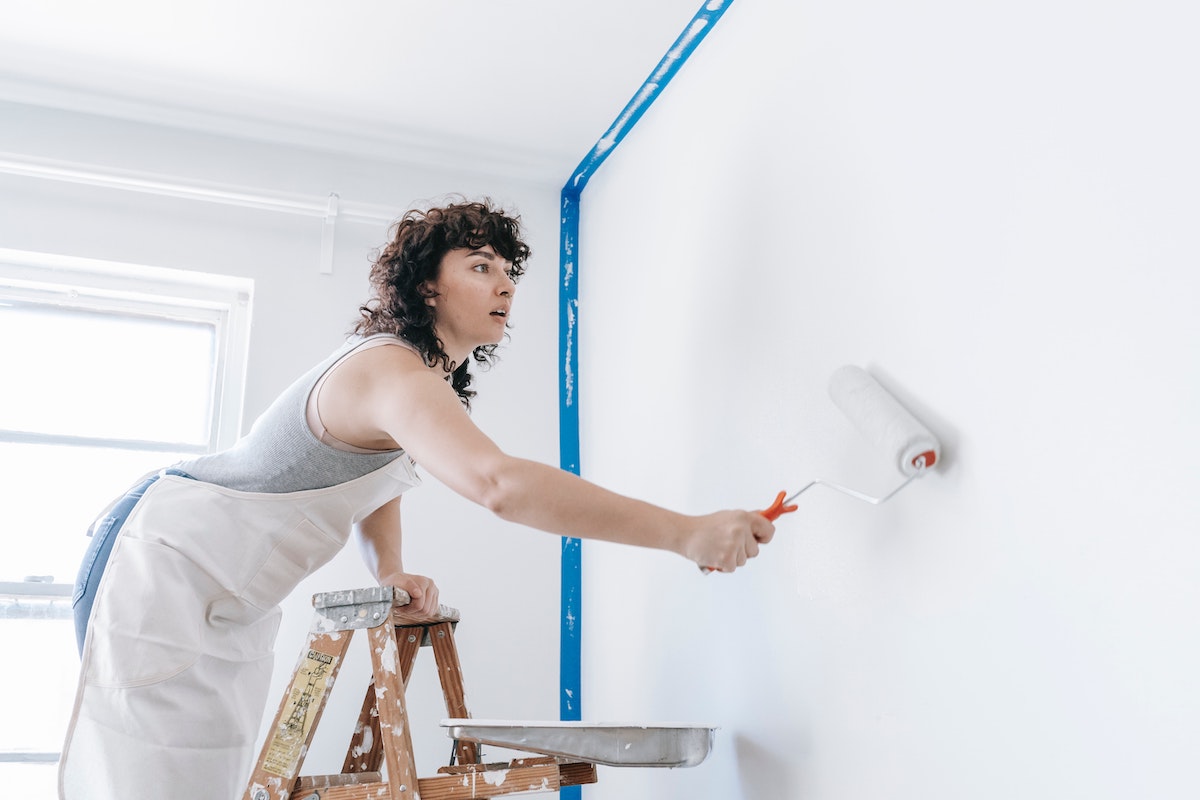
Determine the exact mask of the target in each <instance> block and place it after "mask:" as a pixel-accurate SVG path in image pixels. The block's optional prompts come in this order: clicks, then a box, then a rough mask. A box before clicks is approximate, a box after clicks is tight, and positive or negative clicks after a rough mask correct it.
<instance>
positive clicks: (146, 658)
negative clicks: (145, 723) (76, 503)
mask: <svg viewBox="0 0 1200 800" xmlns="http://www.w3.org/2000/svg"><path fill="white" fill-rule="evenodd" d="M222 593H223V590H222V588H221V586H220V585H219V584H218V583H217V582H216V581H215V580H213V578H212V577H211V576H209V575H208V573H206V572H204V571H202V570H200V569H198V568H197V567H196V566H195V564H193V563H192V562H191V561H190V560H188V559H187V558H186V557H185V556H184V555H183V554H181V553H179V552H178V551H177V550H174V549H173V548H171V547H167V546H166V545H163V544H159V543H157V542H150V541H146V540H143V539H137V538H134V537H127V536H122V537H121V538H120V540H119V542H118V545H117V547H116V548H115V549H114V551H113V554H112V558H111V560H110V561H109V564H108V567H107V569H106V570H105V573H104V577H103V579H102V582H101V585H100V591H99V593H98V595H97V597H96V603H95V606H94V607H93V611H92V622H91V627H92V631H91V635H90V636H89V638H88V642H89V643H90V648H89V652H88V653H85V654H84V657H85V659H87V660H88V664H87V681H88V683H91V684H93V685H98V686H112V687H118V686H138V685H143V684H147V683H153V682H155V681H158V680H162V679H163V678H167V677H170V676H171V675H175V674H178V673H179V672H181V671H182V670H184V669H186V668H187V667H188V666H189V665H191V664H192V663H193V662H194V661H195V660H196V659H197V658H198V657H199V655H200V653H201V651H202V648H203V641H204V635H203V631H202V626H203V624H204V616H205V611H206V609H207V607H208V603H209V600H210V598H213V597H216V596H218V595H220V594H222Z"/></svg>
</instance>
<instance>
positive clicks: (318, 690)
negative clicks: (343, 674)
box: [262, 650, 338, 780]
mask: <svg viewBox="0 0 1200 800" xmlns="http://www.w3.org/2000/svg"><path fill="white" fill-rule="evenodd" d="M337 661H338V659H337V656H332V655H329V654H328V653H322V652H320V651H318V650H309V651H308V653H307V654H306V655H305V656H304V660H303V661H302V662H301V663H300V666H299V667H298V668H297V669H296V675H295V677H294V678H293V680H292V688H291V690H290V691H289V692H288V697H287V705H286V706H285V707H284V711H283V714H281V715H280V719H279V726H278V727H277V728H276V729H275V733H274V735H273V736H272V737H271V741H270V744H269V745H268V747H267V750H266V757H265V758H264V759H263V760H262V767H263V769H265V770H267V771H268V772H270V773H271V774H273V775H279V776H281V777H283V778H284V779H287V780H290V779H291V778H294V777H295V773H296V765H297V764H298V763H299V762H300V753H301V751H302V749H303V747H304V742H305V741H306V740H307V739H308V733H309V731H311V730H312V722H313V712H314V711H316V710H317V709H318V708H320V707H321V703H322V702H323V701H324V698H325V692H326V691H328V688H329V676H330V675H331V674H332V673H333V672H334V665H335V664H337Z"/></svg>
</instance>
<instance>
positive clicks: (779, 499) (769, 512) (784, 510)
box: [700, 492, 799, 575]
mask: <svg viewBox="0 0 1200 800" xmlns="http://www.w3.org/2000/svg"><path fill="white" fill-rule="evenodd" d="M786 497H787V492H780V493H779V494H777V495H775V502H773V503H771V505H769V506H767V507H766V508H764V509H763V510H762V511H759V512H758V513H759V514H762V515H763V516H764V517H766V518H767V519H769V520H771V522H774V521H775V520H777V519H779V518H780V517H782V516H783V515H784V514H790V513H792V512H793V511H795V510H796V509H797V508H799V506H796V505H790V506H785V505H784V504H783V503H784V499H785V498H786ZM700 571H701V572H703V573H704V574H705V575H707V574H708V573H710V572H720V570H719V569H717V568H716V567H701V568H700Z"/></svg>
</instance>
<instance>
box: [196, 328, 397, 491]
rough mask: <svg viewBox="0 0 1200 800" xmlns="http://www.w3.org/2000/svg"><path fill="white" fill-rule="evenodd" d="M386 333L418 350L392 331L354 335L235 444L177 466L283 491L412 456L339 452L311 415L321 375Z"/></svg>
mask: <svg viewBox="0 0 1200 800" xmlns="http://www.w3.org/2000/svg"><path fill="white" fill-rule="evenodd" d="M383 337H386V338H388V339H391V340H394V341H395V342H397V343H398V344H401V345H403V346H405V347H408V348H409V349H413V348H412V345H410V344H409V343H408V342H406V341H404V340H403V339H401V338H399V337H397V336H392V335H391V334H376V335H375V336H366V337H363V336H352V337H351V338H350V339H348V340H347V341H346V343H345V344H343V345H342V346H341V347H339V348H338V349H337V350H335V351H334V352H333V353H332V354H331V355H330V356H329V357H328V358H326V359H325V360H324V361H322V362H321V363H319V364H317V365H316V366H315V367H313V368H312V369H310V370H309V371H308V372H306V373H304V375H302V376H301V377H300V378H299V379H298V380H296V382H295V383H293V384H292V385H291V386H289V387H288V388H287V389H285V390H284V391H283V393H282V394H281V395H279V397H277V398H276V399H275V402H273V403H272V404H271V405H270V407H269V408H267V410H266V411H264V412H263V414H262V416H260V417H259V418H258V419H257V420H255V422H254V425H253V426H252V427H251V428H250V432H249V433H247V434H246V435H245V436H244V437H242V438H241V439H240V440H239V441H238V443H237V444H235V445H234V446H233V447H231V448H229V449H228V450H222V451H221V452H219V453H211V454H209V455H205V456H200V457H198V458H193V459H189V460H186V461H180V462H179V463H178V464H175V465H174V466H175V468H176V469H180V470H183V471H184V472H186V473H187V474H188V475H191V476H192V477H193V478H195V479H197V480H201V481H204V482H206V483H215V484H217V485H218V486H224V487H225V488H227V489H235V490H237V491H242V492H264V493H268V494H281V493H284V492H299V491H304V490H306V489H324V488H326V487H328V486H337V485H338V484H341V483H345V482H346V481H350V480H354V479H355V478H360V477H362V476H363V475H366V474H367V473H369V472H374V471H375V470H377V469H379V468H380V467H383V466H386V465H387V464H390V463H391V462H393V461H395V460H396V459H397V458H401V457H404V458H407V457H408V456H407V455H406V454H405V453H404V451H403V450H386V451H380V452H377V453H352V452H347V451H345V450H339V449H337V448H336V447H333V446H331V445H328V444H325V443H324V442H322V441H320V440H319V439H318V438H317V436H316V434H314V433H313V432H312V430H311V429H310V428H309V425H308V420H307V418H306V416H305V410H306V408H307V405H308V395H309V393H310V392H311V391H312V389H313V387H314V386H315V385H316V383H317V381H318V380H320V379H321V376H322V375H324V374H325V373H326V372H327V371H328V370H329V369H330V368H331V367H332V366H333V365H334V364H336V363H337V362H338V360H339V359H341V358H342V357H344V356H348V355H350V353H351V352H353V351H354V350H356V349H358V348H359V347H361V346H362V345H364V344H365V343H366V342H368V341H370V340H373V339H379V338H383Z"/></svg>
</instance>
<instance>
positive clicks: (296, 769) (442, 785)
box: [242, 586, 596, 800]
mask: <svg viewBox="0 0 1200 800" xmlns="http://www.w3.org/2000/svg"><path fill="white" fill-rule="evenodd" d="M408 604H409V596H408V594H407V593H406V592H404V591H403V590H402V589H396V588H393V587H390V586H373V587H370V588H367V589H353V590H347V591H340V592H325V593H321V594H317V595H314V596H313V607H314V608H315V609H316V614H315V615H314V617H313V624H312V627H311V628H310V629H309V633H308V637H307V640H306V642H305V645H304V649H303V650H302V651H301V657H300V662H299V664H298V665H297V667H296V671H295V673H293V675H292V682H291V685H290V686H289V687H288V690H287V692H286V693H285V694H284V697H283V701H282V702H281V703H280V705H279V711H278V712H277V713H276V714H275V721H274V722H273V723H272V725H271V729H270V732H269V734H268V736H267V740H266V742H265V743H264V744H263V749H262V752H261V753H260V754H259V757H258V762H257V763H256V764H255V767H254V772H253V773H252V774H251V776H250V780H249V782H248V784H247V786H246V792H245V794H243V795H242V798H243V800H469V799H471V798H485V797H499V796H502V795H506V794H513V793H516V792H555V791H558V790H559V788H560V787H562V786H573V785H578V784H583V783H595V782H596V766H595V764H591V763H586V762H578V761H572V760H570V759H564V758H556V757H548V758H547V757H534V758H523V759H516V760H513V761H511V762H504V763H500V764H483V763H480V757H479V750H478V747H477V745H476V744H475V743H474V742H466V741H456V742H455V744H454V751H453V755H452V756H451V764H450V765H449V766H447V767H442V768H441V769H439V770H438V773H439V774H438V775H437V776H435V777H429V778H418V777H417V769H416V764H415V762H414V759H413V747H412V735H411V733H410V730H409V718H408V711H407V708H406V706H405V702H404V692H405V688H406V686H407V684H408V678H409V676H410V675H411V674H412V669H413V665H414V664H415V663H416V658H417V653H418V651H419V649H420V648H421V646H422V645H428V646H430V647H432V648H433V655H434V659H435V660H436V662H437V671H438V677H439V679H440V680H441V684H442V695H443V697H444V698H445V700H446V713H447V715H448V716H449V717H451V718H461V719H466V718H468V717H469V716H470V715H469V714H468V713H467V707H466V701H465V699H464V695H463V684H462V668H461V665H460V664H459V660H458V648H457V647H456V646H455V644H454V629H455V627H456V626H457V624H458V620H459V614H458V611H457V610H455V609H453V608H449V607H447V606H440V607H439V608H438V612H437V613H436V614H434V615H432V616H419V615H416V614H413V613H411V612H409V611H407V610H406V606H407V605H408ZM357 630H365V631H366V632H367V640H368V643H369V646H370V650H371V671H372V678H371V681H370V683H369V684H368V686H367V690H366V697H365V699H364V700H363V705H362V712H361V713H360V714H359V718H358V724H357V725H356V726H355V729H354V732H353V735H352V736H351V738H350V745H349V747H348V748H347V751H346V759H345V762H344V763H343V765H342V771H341V772H340V773H338V774H336V775H320V776H308V777H303V776H301V775H300V768H301V766H302V765H303V763H304V756H305V753H306V752H307V751H308V747H309V745H310V744H311V742H312V739H313V735H314V734H315V733H316V728H317V723H318V722H319V721H320V719H321V714H322V712H323V711H324V709H325V703H326V702H327V701H328V699H329V693H330V691H331V690H332V688H333V686H334V683H335V679H336V678H337V673H338V669H339V668H340V667H341V665H342V661H343V660H344V658H345V655H346V652H347V650H348V648H349V646H350V641H351V639H352V638H353V636H354V633H355V631H357ZM455 762H457V763H455Z"/></svg>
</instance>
